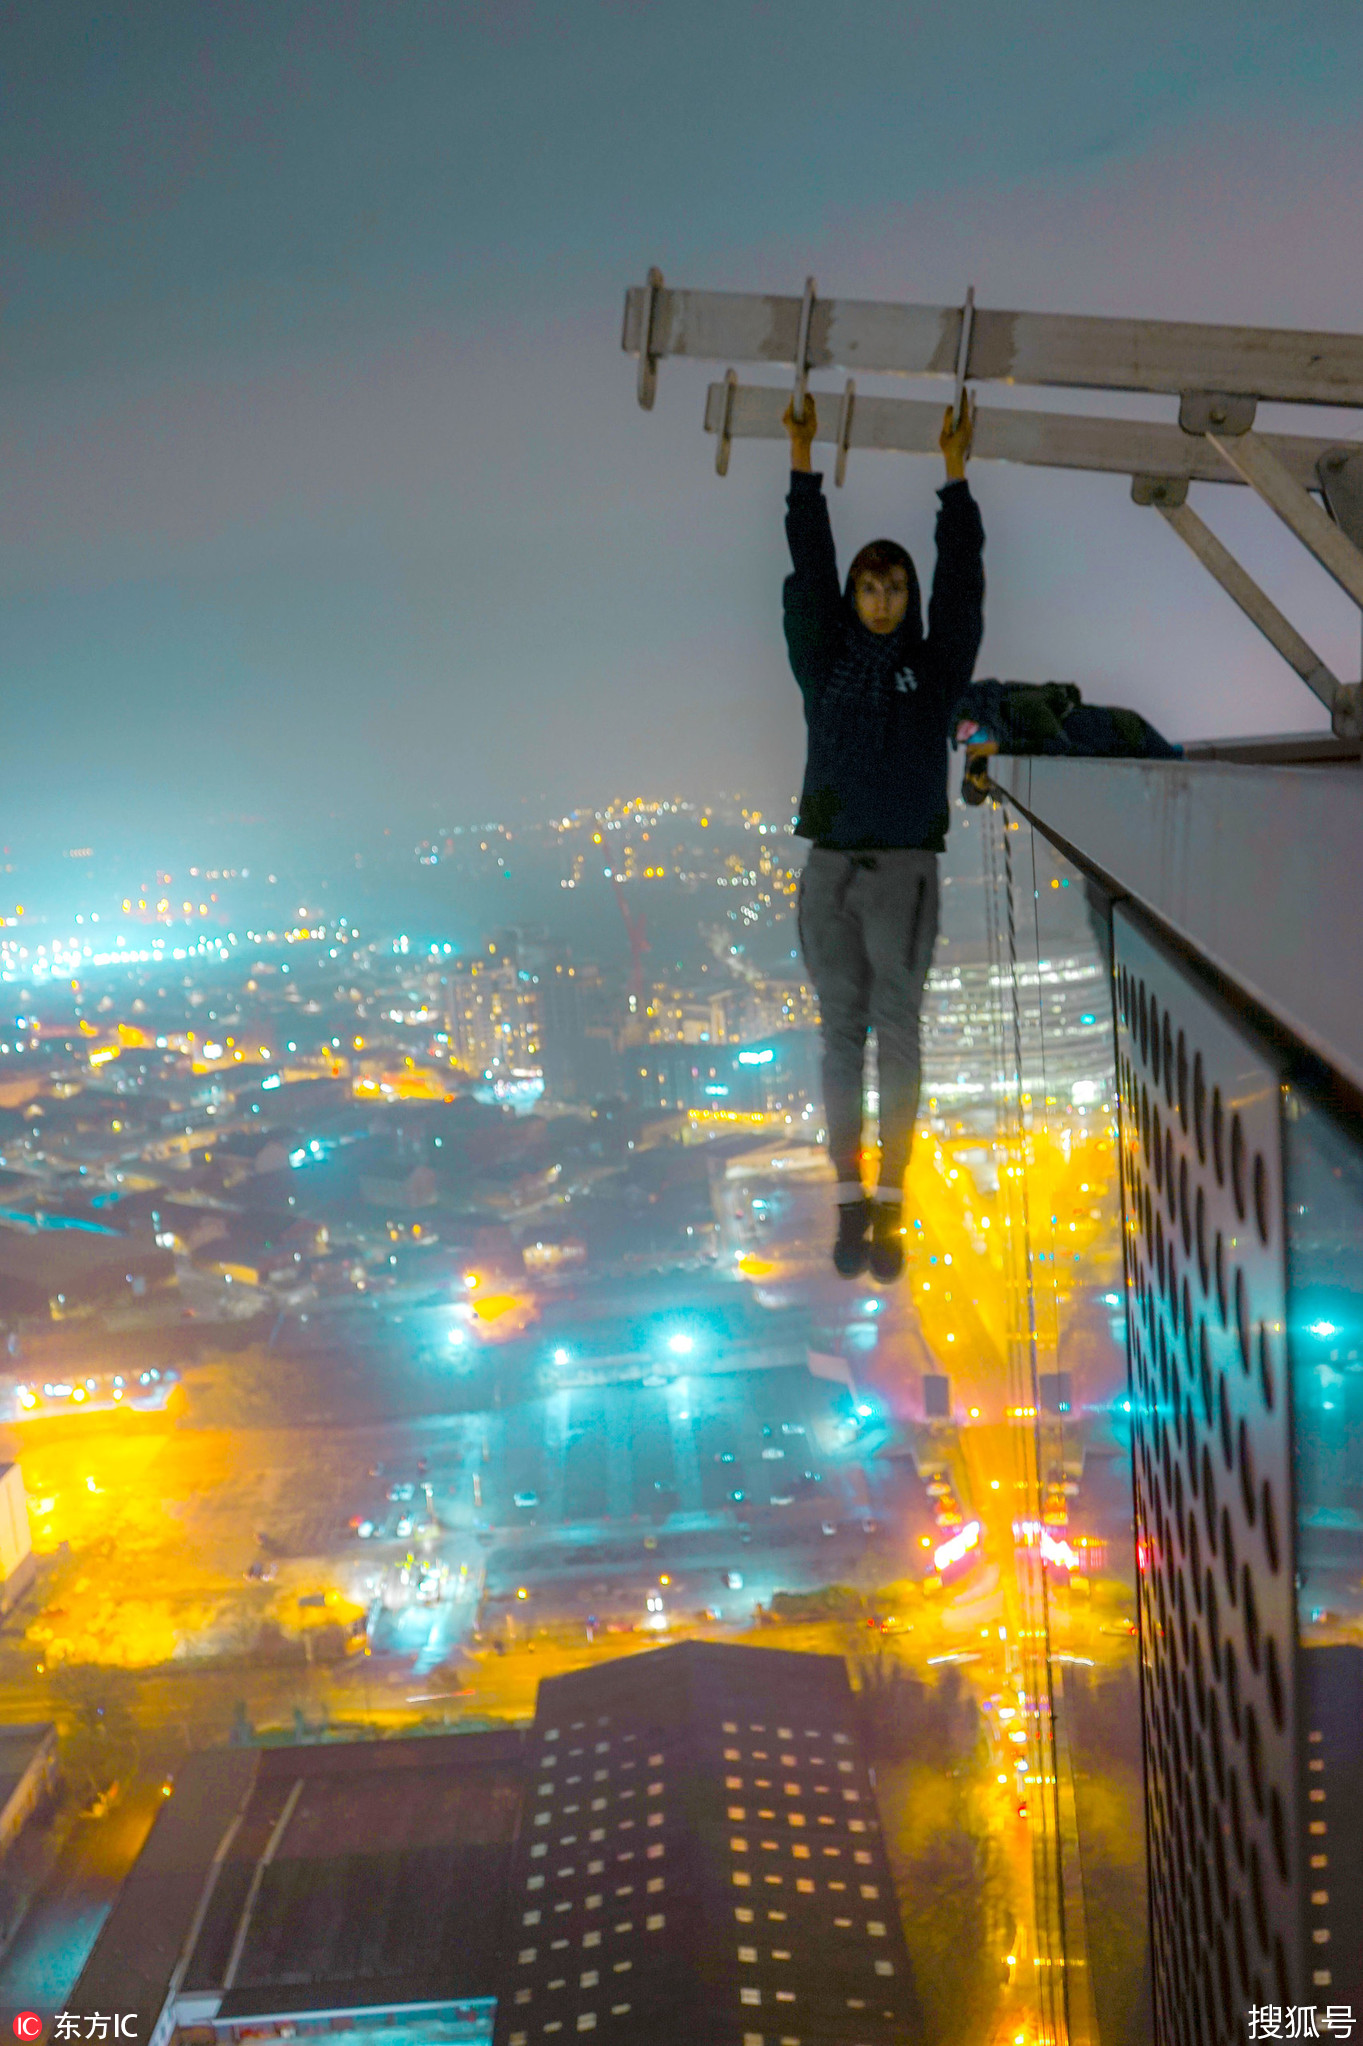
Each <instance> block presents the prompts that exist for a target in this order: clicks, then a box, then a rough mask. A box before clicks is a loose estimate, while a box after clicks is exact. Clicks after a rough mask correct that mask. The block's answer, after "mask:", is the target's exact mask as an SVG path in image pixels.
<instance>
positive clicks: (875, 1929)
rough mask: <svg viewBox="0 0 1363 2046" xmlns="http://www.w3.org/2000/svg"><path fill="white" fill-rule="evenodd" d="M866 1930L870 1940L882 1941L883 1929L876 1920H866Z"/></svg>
mask: <svg viewBox="0 0 1363 2046" xmlns="http://www.w3.org/2000/svg"><path fill="white" fill-rule="evenodd" d="M866 1930H867V1931H868V1932H869V1933H870V1935H871V1937H872V1939H884V1937H885V1927H884V1925H883V1924H882V1923H881V1921H880V1920H879V1919H878V1918H868V1919H867V1921H866Z"/></svg>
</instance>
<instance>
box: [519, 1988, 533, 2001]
mask: <svg viewBox="0 0 1363 2046" xmlns="http://www.w3.org/2000/svg"><path fill="white" fill-rule="evenodd" d="M533 1995H534V1991H533V1990H531V1989H518V1990H517V1991H516V1995H515V2001H516V2002H517V2003H529V2001H530V1999H531V1997H532V1996H533Z"/></svg>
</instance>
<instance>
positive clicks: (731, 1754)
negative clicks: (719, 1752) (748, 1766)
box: [724, 1748, 743, 1762]
mask: <svg viewBox="0 0 1363 2046" xmlns="http://www.w3.org/2000/svg"><path fill="white" fill-rule="evenodd" d="M724 1759H725V1761H726V1762H741V1761H742V1759H743V1757H742V1756H741V1755H740V1754H739V1752H738V1749H737V1748H726V1749H725V1750H724Z"/></svg>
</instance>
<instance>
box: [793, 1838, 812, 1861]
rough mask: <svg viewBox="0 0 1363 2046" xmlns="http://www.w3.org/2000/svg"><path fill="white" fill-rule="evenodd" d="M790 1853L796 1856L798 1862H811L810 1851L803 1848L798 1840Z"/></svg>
mask: <svg viewBox="0 0 1363 2046" xmlns="http://www.w3.org/2000/svg"><path fill="white" fill-rule="evenodd" d="M790 1851H791V1853H792V1854H793V1855H794V1856H795V1859H796V1860H797V1861H808V1860H809V1849H808V1848H807V1847H802V1846H801V1845H800V1843H799V1841H798V1840H797V1841H796V1843H795V1845H794V1846H793V1847H792V1848H791V1850H790Z"/></svg>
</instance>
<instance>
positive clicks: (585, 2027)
mask: <svg viewBox="0 0 1363 2046" xmlns="http://www.w3.org/2000/svg"><path fill="white" fill-rule="evenodd" d="M577 2029H578V2031H579V2032H594V2031H595V2030H596V2012H595V2011H594V2010H582V2011H579V2012H578V2014H577Z"/></svg>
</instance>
